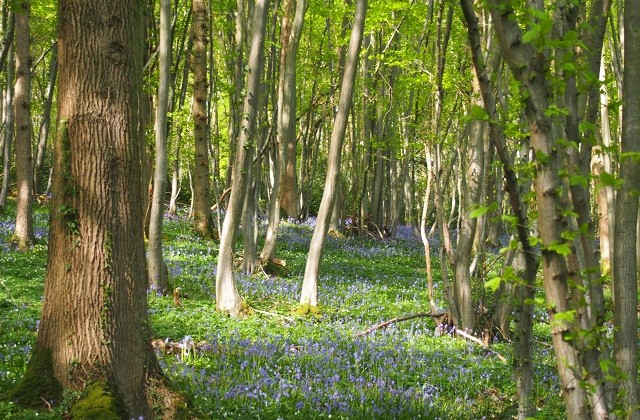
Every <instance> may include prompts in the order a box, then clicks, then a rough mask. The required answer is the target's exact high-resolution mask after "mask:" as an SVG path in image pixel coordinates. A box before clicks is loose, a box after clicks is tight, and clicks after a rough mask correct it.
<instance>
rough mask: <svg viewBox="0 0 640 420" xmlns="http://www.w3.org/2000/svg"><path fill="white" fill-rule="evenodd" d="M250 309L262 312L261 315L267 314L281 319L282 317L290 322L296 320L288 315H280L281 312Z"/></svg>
mask: <svg viewBox="0 0 640 420" xmlns="http://www.w3.org/2000/svg"><path fill="white" fill-rule="evenodd" d="M251 309H252V310H253V312H257V313H259V314H262V315H269V316H275V317H279V318H282V319H284V320H287V321H289V322H291V323H295V322H296V320H295V319H293V318H291V317H290V316H286V315H282V314H277V313H275V312H267V311H261V310H260V309H255V308H251Z"/></svg>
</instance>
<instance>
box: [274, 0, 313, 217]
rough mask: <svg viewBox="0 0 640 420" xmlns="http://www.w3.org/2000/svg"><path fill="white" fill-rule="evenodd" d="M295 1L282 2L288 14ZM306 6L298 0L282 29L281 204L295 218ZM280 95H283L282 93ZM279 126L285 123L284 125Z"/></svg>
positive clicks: (279, 134) (298, 211)
mask: <svg viewBox="0 0 640 420" xmlns="http://www.w3.org/2000/svg"><path fill="white" fill-rule="evenodd" d="M292 3H293V0H285V2H284V4H283V7H284V8H285V10H286V11H285V13H286V14H287V15H288V14H290V10H291V4H292ZM306 10H307V0H296V8H295V18H294V20H293V24H292V25H291V26H289V24H290V21H291V19H288V18H285V17H284V16H283V21H282V33H281V45H282V52H281V58H280V72H281V75H280V84H279V86H280V87H279V90H280V89H281V90H282V99H283V102H282V103H280V102H279V106H278V109H279V121H278V128H279V129H278V136H279V137H280V142H281V143H280V147H282V148H283V154H284V168H283V171H282V180H281V185H280V206H281V207H282V209H283V210H284V212H285V213H286V214H287V217H291V218H294V219H297V218H298V216H299V213H300V205H299V202H298V182H297V169H296V166H297V165H296V160H297V150H296V148H297V147H296V144H297V138H296V62H297V59H296V58H297V55H298V44H299V42H300V36H301V34H302V26H303V24H304V15H305V12H306ZM285 23H286V24H285ZM278 96H279V97H280V93H279V94H278ZM280 126H282V128H281V129H280Z"/></svg>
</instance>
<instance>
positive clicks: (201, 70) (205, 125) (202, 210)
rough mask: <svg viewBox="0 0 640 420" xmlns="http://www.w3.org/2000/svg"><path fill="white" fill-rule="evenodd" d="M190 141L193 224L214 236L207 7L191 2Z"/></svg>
mask: <svg viewBox="0 0 640 420" xmlns="http://www.w3.org/2000/svg"><path fill="white" fill-rule="evenodd" d="M192 9H193V23H192V26H191V31H192V32H191V36H192V37H193V60H192V66H193V104H192V111H193V124H194V127H193V137H194V142H195V162H194V170H193V171H194V192H193V222H194V230H195V231H196V232H197V233H198V234H200V235H202V236H204V237H212V236H213V218H212V216H211V187H210V184H211V180H210V177H209V115H208V112H207V95H208V90H207V32H208V30H207V28H208V25H209V23H208V22H209V19H208V18H207V10H208V9H207V3H206V1H205V0H193V2H192Z"/></svg>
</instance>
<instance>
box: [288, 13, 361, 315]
mask: <svg viewBox="0 0 640 420" xmlns="http://www.w3.org/2000/svg"><path fill="white" fill-rule="evenodd" d="M366 13H367V0H357V1H356V11H355V15H354V20H353V28H352V31H351V39H350V41H349V47H348V50H347V61H346V65H345V69H344V75H343V78H342V86H341V88H340V100H339V102H338V113H337V114H336V117H335V121H334V125H333V130H332V132H331V142H330V145H329V156H328V162H327V176H326V179H325V183H324V192H323V193H322V200H321V201H320V209H319V210H318V219H317V221H316V227H315V229H314V230H313V236H312V237H311V244H310V245H309V255H308V257H307V265H306V267H305V271H304V280H303V283H302V291H301V293H300V304H301V305H310V306H317V305H318V272H319V270H320V258H321V257H322V249H323V246H324V242H325V239H326V238H327V232H328V230H329V219H330V218H331V211H332V210H333V206H334V203H335V199H336V197H335V189H336V185H337V183H338V182H339V179H340V158H341V156H342V143H343V141H344V135H345V131H346V129H347V122H348V119H349V111H350V108H351V102H352V99H353V91H354V88H355V79H356V69H357V67H358V57H359V54H360V46H361V43H362V42H361V41H362V34H363V32H364V21H365V16H366Z"/></svg>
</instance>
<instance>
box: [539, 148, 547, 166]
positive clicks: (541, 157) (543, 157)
mask: <svg viewBox="0 0 640 420" xmlns="http://www.w3.org/2000/svg"><path fill="white" fill-rule="evenodd" d="M536 160H537V161H538V162H540V163H543V164H544V163H547V162H549V155H546V154H545V153H544V152H543V151H542V150H540V149H538V150H536Z"/></svg>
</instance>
